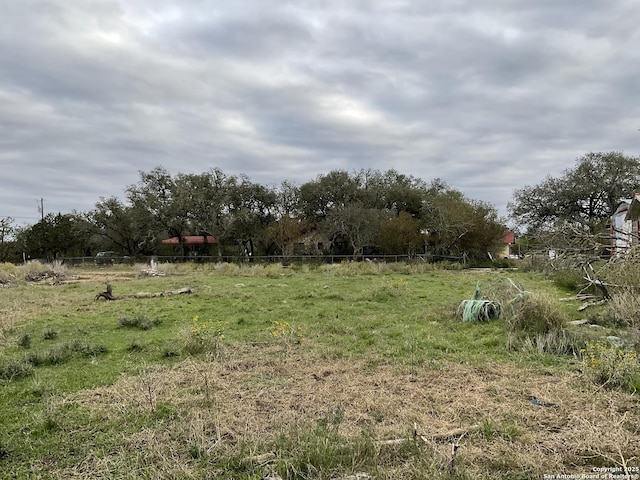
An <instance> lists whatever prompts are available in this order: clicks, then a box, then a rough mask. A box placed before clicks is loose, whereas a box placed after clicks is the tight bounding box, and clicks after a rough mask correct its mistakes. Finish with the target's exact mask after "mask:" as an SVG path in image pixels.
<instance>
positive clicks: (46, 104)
mask: <svg viewBox="0 0 640 480" xmlns="http://www.w3.org/2000/svg"><path fill="white" fill-rule="evenodd" d="M639 14H640V5H639V4H638V3H637V2H634V1H632V0H613V1H608V2H605V1H604V0H585V1H583V2H574V3H570V2H555V1H550V0H549V1H546V0H545V1H539V2H525V1H524V0H521V1H514V0H499V1H493V2H471V1H462V0H455V1H452V0H448V1H444V0H442V1H435V2H413V1H408V0H407V1H404V0H377V1H367V2H365V1H356V2H341V1H333V2H319V1H314V0H306V1H296V2H290V1H277V2H276V1H273V0H261V1H256V0H249V1H245V2H235V3H233V4H232V5H222V4H220V3H217V4H215V3H209V2H200V1H197V0H187V1H182V2H175V1H172V0H153V1H152V0H140V1H136V2H126V1H117V0H100V1H95V2H84V1H79V0H24V1H21V2H3V3H2V4H1V5H0V15H1V16H2V18H3V28H2V29H0V132H1V133H0V202H1V203H0V216H7V215H10V216H14V217H16V218H18V219H21V220H24V221H35V220H36V219H37V217H38V214H37V209H36V202H35V199H36V198H40V197H44V198H45V209H46V210H47V211H54V212H57V211H62V212H70V211H72V210H80V211H83V210H89V209H91V208H92V206H93V205H94V204H95V202H97V201H98V200H99V198H100V197H101V196H110V195H116V196H119V197H121V198H122V197H123V196H124V189H125V187H126V186H127V185H130V184H132V183H135V182H136V181H137V180H138V172H139V171H140V170H143V171H145V170H150V169H152V168H153V167H155V166H156V165H163V166H165V167H166V168H167V169H169V171H171V172H172V173H178V172H203V171H206V170H208V169H209V168H212V167H219V168H221V169H222V170H223V171H224V172H225V173H228V174H240V173H245V174H247V175H249V176H250V178H252V180H254V181H256V182H261V183H264V184H277V183H280V182H281V181H283V180H291V181H294V182H298V183H301V182H304V181H307V180H311V179H312V178H315V176H316V175H318V174H320V173H327V172H328V171H330V170H331V169H336V168H340V169H346V170H349V171H352V170H358V169H360V168H374V169H380V170H386V169H389V168H395V169H397V170H399V171H401V172H403V173H407V174H412V175H414V176H417V177H420V178H423V179H424V180H426V181H429V180H431V179H433V178H436V177H439V178H442V179H444V180H445V181H447V182H448V183H450V184H451V185H452V186H454V187H456V188H459V189H460V190H462V191H463V192H464V193H465V194H466V195H468V196H469V197H471V198H474V199H478V200H483V201H486V202H489V203H492V204H494V205H495V206H496V207H497V208H498V209H499V210H500V211H501V212H503V213H504V212H505V206H506V203H507V202H508V201H509V200H510V198H511V194H512V192H513V190H514V189H515V188H520V187H522V186H524V185H526V184H534V183H537V182H539V181H541V180H542V179H543V178H544V177H545V176H546V175H547V174H552V175H557V174H560V173H561V172H562V171H563V170H564V169H566V168H568V167H570V166H572V165H573V163H574V161H575V159H576V158H577V157H579V156H580V155H582V154H584V153H587V152H589V151H605V150H623V151H624V152H625V153H626V154H628V155H634V156H637V155H638V146H639V145H640V132H638V130H637V129H638V128H639V127H640V119H639V118H638V117H639V116H640V93H638V89H637V78H638V77H639V75H638V74H639V73H640V71H639V69H640V67H639V65H640V58H639V57H640V49H638V48H637V46H638V45H640V29H639V28H638V27H637V25H636V23H637V21H636V20H637V18H638V16H639Z"/></svg>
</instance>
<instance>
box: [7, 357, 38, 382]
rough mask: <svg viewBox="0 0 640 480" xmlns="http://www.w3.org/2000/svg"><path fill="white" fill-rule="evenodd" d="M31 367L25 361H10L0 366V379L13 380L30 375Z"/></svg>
mask: <svg viewBox="0 0 640 480" xmlns="http://www.w3.org/2000/svg"><path fill="white" fill-rule="evenodd" d="M32 372H33V365H32V364H31V363H30V362H29V361H27V360H17V359H11V360H7V361H5V362H4V363H2V364H0V379H2V380H9V381H11V380H13V379H15V378H21V377H26V376H29V375H31V373H32Z"/></svg>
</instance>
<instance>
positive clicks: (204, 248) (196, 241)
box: [162, 235, 218, 257]
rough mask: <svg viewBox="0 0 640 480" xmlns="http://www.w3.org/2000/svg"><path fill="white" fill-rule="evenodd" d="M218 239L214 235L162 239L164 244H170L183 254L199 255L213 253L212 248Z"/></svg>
mask: <svg viewBox="0 0 640 480" xmlns="http://www.w3.org/2000/svg"><path fill="white" fill-rule="evenodd" d="M217 243H218V241H217V240H216V239H215V237H213V236H212V235H187V236H184V237H170V238H166V239H164V240H162V245H169V246H173V247H175V248H176V250H179V251H180V253H181V254H182V255H187V256H190V257H197V256H200V255H205V256H206V255H211V251H210V248H211V246H212V245H216V244H217Z"/></svg>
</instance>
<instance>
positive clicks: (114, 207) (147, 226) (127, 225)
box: [85, 197, 157, 255]
mask: <svg viewBox="0 0 640 480" xmlns="http://www.w3.org/2000/svg"><path fill="white" fill-rule="evenodd" d="M85 218H86V219H87V221H88V222H89V224H90V225H91V227H90V228H89V232H90V233H91V234H93V235H97V236H99V237H102V238H104V239H105V240H106V242H105V243H106V248H107V249H114V250H118V251H119V252H122V253H123V254H125V255H137V254H143V255H152V254H154V253H155V251H156V247H157V245H156V243H157V242H156V235H155V233H154V231H153V229H152V225H153V223H154V221H153V219H152V218H151V216H150V214H149V213H148V211H146V210H145V209H143V208H141V207H140V205H137V207H133V206H129V205H125V204H123V203H122V202H121V201H120V200H119V199H117V198H115V197H110V198H106V199H105V198H101V199H100V201H99V202H98V203H96V206H95V209H94V210H92V211H91V212H88V213H87V214H85Z"/></svg>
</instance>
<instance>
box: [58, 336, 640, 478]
mask: <svg viewBox="0 0 640 480" xmlns="http://www.w3.org/2000/svg"><path fill="white" fill-rule="evenodd" d="M205 378H206V379H207V380H206V381H207V383H208V389H209V397H210V398H209V401H208V402H207V401H206V391H205V390H206V387H205ZM149 391H151V399H150V396H149ZM532 395H534V396H536V397H538V398H540V399H543V400H545V401H547V402H553V403H555V404H557V406H556V407H549V408H547V407H540V406H536V405H533V404H532V403H531V402H530V396H532ZM63 401H64V402H71V403H74V404H78V405H82V406H84V407H87V408H89V409H93V410H95V411H97V412H102V413H105V412H106V413H107V414H108V415H109V416H110V417H114V416H115V417H120V416H121V417H123V418H124V416H125V415H127V414H136V413H139V414H145V413H148V412H149V411H150V410H151V409H152V408H154V405H155V404H156V403H162V404H169V405H171V406H172V407H173V408H175V409H176V410H177V411H179V412H181V414H180V415H178V416H176V417H175V418H174V419H172V420H171V421H166V422H163V423H161V424H159V426H158V428H146V429H142V430H141V431H139V432H137V433H136V434H135V435H130V436H127V437H125V438H124V439H123V440H124V444H123V451H122V452H120V453H118V452H114V455H115V457H118V456H124V455H125V454H126V452H127V450H128V449H129V448H134V447H135V449H137V451H138V452H140V453H139V456H140V459H141V461H143V460H144V462H143V463H144V464H146V465H148V464H149V462H150V461H151V462H154V464H157V467H158V469H160V470H162V469H163V468H166V469H168V470H162V471H164V472H165V473H166V472H176V471H180V472H181V474H183V475H185V474H186V475H188V471H189V469H190V468H191V467H189V462H188V461H187V460H188V459H185V458H181V456H180V455H178V454H177V453H176V452H179V451H181V449H180V445H182V451H184V444H185V443H186V444H191V445H194V444H195V445H197V446H198V448H200V449H201V450H202V451H207V452H213V451H216V450H217V449H223V448H233V447H234V446H235V445H238V444H240V443H243V444H249V445H251V444H254V445H260V444H264V443H265V442H268V440H269V439H272V438H273V437H274V436H276V435H277V434H278V432H282V431H287V430H294V429H296V428H299V427H301V426H305V425H310V424H311V425H313V424H314V423H316V422H318V421H321V420H322V419H324V418H327V416H328V415H330V414H331V412H334V411H335V410H336V409H337V408H340V409H343V411H344V418H343V419H342V421H341V423H340V426H339V429H340V433H341V434H343V435H346V436H352V435H353V436H355V435H358V434H359V433H360V432H362V431H363V430H367V431H371V432H373V433H374V435H375V437H376V438H377V439H388V438H398V437H408V436H410V432H411V431H412V427H413V424H414V422H416V423H417V424H418V426H419V428H420V429H421V431H422V432H421V433H423V434H426V435H431V434H438V433H442V432H446V431H448V430H450V429H452V428H457V427H469V426H471V425H474V424H481V425H483V426H484V428H483V430H481V431H479V432H475V433H470V434H469V435H466V436H465V437H464V438H463V440H462V443H461V445H462V447H461V448H460V450H459V452H458V462H459V463H460V464H462V465H464V467H465V468H466V470H467V471H468V472H470V473H471V474H472V475H477V476H478V477H477V478H481V477H482V478H485V477H487V476H489V474H495V472H496V471H503V470H506V469H516V470H521V471H530V472H535V473H537V474H539V475H540V476H542V475H543V474H544V473H556V474H557V473H561V472H565V473H576V472H582V471H584V472H589V471H590V469H591V466H594V465H607V466H613V465H618V464H621V463H622V461H623V459H624V461H626V462H628V463H629V464H630V465H637V464H638V462H639V457H640V444H639V443H638V434H639V433H640V404H639V402H638V399H637V397H634V396H632V395H628V394H624V393H621V392H615V391H605V390H603V389H598V388H596V387H595V386H592V385H590V384H588V383H587V382H585V381H584V380H583V378H582V377H581V375H580V374H579V373H578V372H576V373H575V374H573V375H569V376H558V375H554V374H550V373H549V372H541V371H536V370H533V369H529V368H518V367H515V366H506V365H499V364H489V365H485V366H482V367H478V366H470V365H459V364H450V363H443V364H441V365H440V366H439V367H437V368H425V369H422V370H419V371H417V372H415V373H412V374H407V373H403V372H401V371H399V370H398V368H397V367H396V366H380V367H376V368H372V367H368V366H367V365H364V364H362V363H360V362H353V361H349V360H335V359H329V358H323V357H322V356H318V355H312V354H309V353H308V352H306V351H305V352H303V351H302V350H301V349H300V348H298V349H293V350H292V351H291V352H290V353H289V355H288V356H287V357H286V358H285V359H284V361H283V360H282V358H281V357H279V355H278V351H277V347H276V346H273V345H253V346H250V345H245V346H242V347H238V348H236V349H234V351H233V353H227V355H226V357H225V358H223V359H221V360H220V361H217V362H201V363H196V362H195V361H193V360H188V361H186V362H183V363H181V364H179V365H178V366H176V367H173V368H160V369H153V370H149V371H147V372H145V373H144V374H143V375H141V376H139V377H126V378H123V379H122V380H120V381H119V382H117V383H116V384H115V385H113V386H108V387H101V388H98V389H95V390H90V391H84V392H81V393H78V394H75V395H73V396H70V397H68V398H65V399H64V400H63ZM425 448H426V447H425ZM433 448H434V450H435V451H436V452H439V454H441V455H442V456H443V458H446V456H447V455H448V452H449V449H450V447H449V446H447V445H441V446H438V445H435V444H434V446H433ZM256 453H264V452H256ZM112 460H113V461H117V459H116V458H114V459H112ZM108 461H109V460H108V459H105V458H94V459H86V460H85V464H84V465H82V466H79V467H78V468H82V469H83V470H84V471H86V472H91V473H92V474H93V475H96V474H98V473H100V472H105V471H108V465H107V464H105V462H108ZM87 462H89V463H90V465H89V464H87ZM634 462H635V463H634ZM134 468H135V466H134ZM62 473H65V474H66V475H67V476H68V477H69V478H71V477H75V478H82V475H81V473H80V471H78V470H77V469H74V470H73V471H71V470H69V471H66V472H62Z"/></svg>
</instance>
